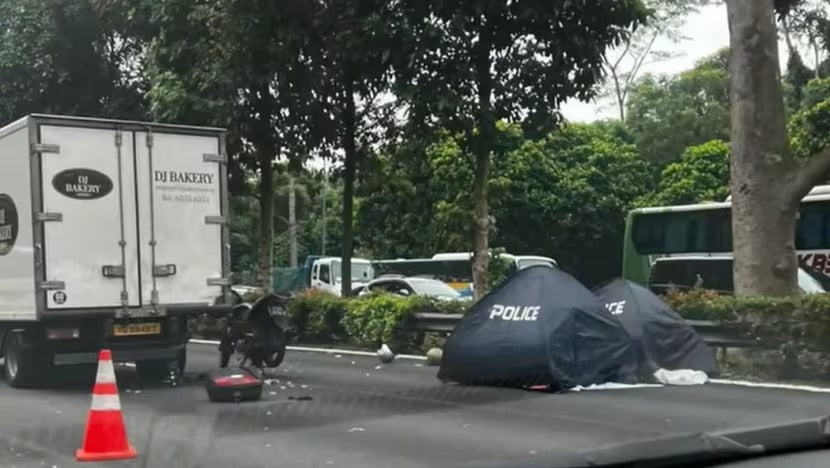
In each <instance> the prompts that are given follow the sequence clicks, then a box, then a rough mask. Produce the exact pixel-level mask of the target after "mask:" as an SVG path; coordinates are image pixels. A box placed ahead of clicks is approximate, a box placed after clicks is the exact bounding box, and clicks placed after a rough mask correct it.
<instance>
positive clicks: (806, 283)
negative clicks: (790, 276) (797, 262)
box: [798, 268, 827, 294]
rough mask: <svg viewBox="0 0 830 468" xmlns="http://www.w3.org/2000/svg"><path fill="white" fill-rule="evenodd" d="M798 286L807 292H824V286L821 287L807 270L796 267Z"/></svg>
mask: <svg viewBox="0 0 830 468" xmlns="http://www.w3.org/2000/svg"><path fill="white" fill-rule="evenodd" d="M798 287H799V288H801V290H802V291H803V292H805V293H807V294H818V293H824V292H827V291H825V289H824V287H822V285H821V283H820V282H819V281H818V280H816V278H813V276H812V275H810V274H809V273H808V272H807V271H805V270H804V269H803V268H799V269H798Z"/></svg>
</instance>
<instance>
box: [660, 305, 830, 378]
mask: <svg viewBox="0 0 830 468" xmlns="http://www.w3.org/2000/svg"><path fill="white" fill-rule="evenodd" d="M665 299H666V301H667V302H668V303H669V304H670V305H671V306H672V307H673V308H674V309H675V310H676V311H677V312H678V313H679V314H680V315H681V316H683V317H684V318H686V319H698V320H713V321H716V322H720V323H722V324H724V325H726V326H728V327H730V328H732V329H733V330H735V331H736V332H737V333H738V334H739V335H740V336H742V337H745V338H748V339H751V340H753V341H754V342H755V343H756V344H757V345H758V346H757V347H756V348H748V349H743V350H735V351H730V354H732V355H734V356H735V357H736V361H735V362H736V363H737V364H739V367H740V369H737V370H738V371H739V372H740V373H742V374H747V375H751V376H755V377H773V378H787V379H793V378H795V379H801V380H827V379H830V294H810V295H804V296H796V297H751V298H735V297H732V296H719V295H717V294H715V293H713V292H711V291H703V290H695V291H689V292H685V293H681V292H671V293H669V294H668V295H667V296H666V297H665ZM726 364H727V367H728V364H729V362H726Z"/></svg>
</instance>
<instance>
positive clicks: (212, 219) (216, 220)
mask: <svg viewBox="0 0 830 468" xmlns="http://www.w3.org/2000/svg"><path fill="white" fill-rule="evenodd" d="M205 224H228V217H227V216H221V215H219V216H210V215H209V216H205Z"/></svg>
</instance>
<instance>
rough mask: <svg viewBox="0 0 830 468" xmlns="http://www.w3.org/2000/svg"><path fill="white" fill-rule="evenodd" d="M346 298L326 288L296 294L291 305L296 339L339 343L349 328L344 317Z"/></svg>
mask: <svg viewBox="0 0 830 468" xmlns="http://www.w3.org/2000/svg"><path fill="white" fill-rule="evenodd" d="M346 307H347V300H346V299H343V298H341V297H339V296H335V295H334V294H331V293H327V292H324V291H318V290H314V289H310V290H307V291H303V292H301V293H299V294H297V295H296V296H295V297H294V299H293V300H292V301H291V302H290V304H289V306H288V315H289V317H290V319H291V324H292V326H293V327H294V334H295V336H296V339H297V340H298V341H299V342H302V343H337V342H341V341H344V340H345V338H346V332H345V329H344V328H343V325H342V324H341V323H342V320H343V317H344V315H345V313H346Z"/></svg>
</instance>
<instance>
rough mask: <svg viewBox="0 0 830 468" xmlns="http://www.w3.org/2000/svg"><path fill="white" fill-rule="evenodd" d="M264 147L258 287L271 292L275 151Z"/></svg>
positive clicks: (260, 162)
mask: <svg viewBox="0 0 830 468" xmlns="http://www.w3.org/2000/svg"><path fill="white" fill-rule="evenodd" d="M268 146H269V145H264V147H261V148H259V149H258V154H257V158H258V161H259V171H260V179H259V249H258V250H259V259H258V262H259V263H258V268H257V286H259V287H261V288H264V289H265V290H266V291H270V290H271V288H272V285H273V281H272V276H271V268H272V266H273V263H274V171H273V168H272V167H271V161H272V160H273V158H274V151H271V150H270V149H269V148H268Z"/></svg>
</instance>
